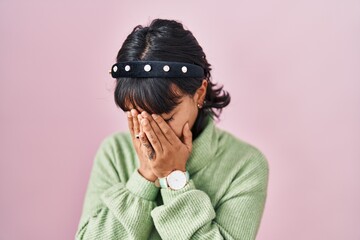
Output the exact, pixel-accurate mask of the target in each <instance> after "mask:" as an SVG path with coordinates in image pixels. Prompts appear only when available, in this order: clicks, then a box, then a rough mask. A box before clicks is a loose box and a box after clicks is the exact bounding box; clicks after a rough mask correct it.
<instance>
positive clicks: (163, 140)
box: [141, 111, 171, 148]
mask: <svg viewBox="0 0 360 240" xmlns="http://www.w3.org/2000/svg"><path fill="white" fill-rule="evenodd" d="M141 115H142V117H145V118H146V119H147V120H148V121H149V122H150V125H151V127H152V129H153V131H154V132H155V134H156V136H157V137H158V139H159V141H160V144H161V146H162V148H164V147H167V146H169V145H171V144H170V142H169V140H168V139H167V138H166V137H165V135H164V133H163V132H162V131H161V129H160V127H159V126H158V124H157V123H156V122H155V120H154V119H153V118H152V117H151V116H150V114H148V113H147V112H145V111H143V112H142V113H141Z"/></svg>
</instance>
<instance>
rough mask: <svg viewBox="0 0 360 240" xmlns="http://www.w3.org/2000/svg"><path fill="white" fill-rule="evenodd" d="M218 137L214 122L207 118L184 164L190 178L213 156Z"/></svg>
mask: <svg viewBox="0 0 360 240" xmlns="http://www.w3.org/2000/svg"><path fill="white" fill-rule="evenodd" d="M217 146H218V136H217V132H216V126H215V123H214V120H213V119H212V118H211V117H209V116H208V120H207V122H206V125H205V128H204V129H203V130H202V131H201V133H200V134H199V135H198V136H197V137H196V138H195V139H194V140H193V143H192V152H191V154H190V157H189V159H188V160H187V162H186V170H187V171H188V172H189V174H190V176H191V175H192V174H195V173H196V172H198V171H199V170H200V169H202V168H204V167H205V166H206V165H207V164H208V163H209V162H210V161H211V159H213V157H214V156H215V153H216V150H217Z"/></svg>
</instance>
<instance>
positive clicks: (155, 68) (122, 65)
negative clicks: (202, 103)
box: [109, 61, 204, 78]
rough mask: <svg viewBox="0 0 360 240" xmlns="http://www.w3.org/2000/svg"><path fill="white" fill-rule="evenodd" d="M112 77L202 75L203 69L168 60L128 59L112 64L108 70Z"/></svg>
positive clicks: (182, 76)
mask: <svg viewBox="0 0 360 240" xmlns="http://www.w3.org/2000/svg"><path fill="white" fill-rule="evenodd" d="M109 73H110V74H111V76H112V77H113V78H119V77H130V78H131V77H134V78H149V77H161V78H175V77H176V78H187V77H194V78H195V77H199V78H200V77H204V69H203V68H202V67H201V66H199V65H195V64H190V63H184V62H169V61H128V62H118V63H115V64H114V65H112V67H111V70H110V72H109Z"/></svg>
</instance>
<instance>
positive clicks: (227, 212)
mask: <svg viewBox="0 0 360 240" xmlns="http://www.w3.org/2000/svg"><path fill="white" fill-rule="evenodd" d="M208 119H209V121H207V125H206V127H205V128H204V130H203V131H202V132H201V133H200V135H199V136H198V137H197V138H196V139H194V141H193V148H192V153H191V155H190V158H189V159H188V161H187V164H186V169H187V170H188V172H189V174H190V180H189V183H188V184H187V185H186V186H185V187H184V188H183V189H181V190H177V191H175V190H171V189H160V188H158V187H156V186H155V184H154V183H153V182H151V181H148V180H147V179H146V178H144V177H143V176H142V175H140V173H139V172H138V168H139V159H138V157H137V154H136V152H135V149H134V147H133V145H132V140H131V136H130V133H129V132H118V133H113V134H110V135H108V136H107V137H105V138H104V139H103V140H102V142H101V144H100V147H99V149H98V150H97V153H96V155H95V158H94V162H93V167H92V171H91V174H90V179H89V182H88V186H87V191H86V194H85V198H84V205H83V209H82V215H81V218H80V222H79V226H78V229H77V232H76V236H75V238H76V239H77V240H80V239H87V240H88V239H96V240H99V239H106V240H112V239H140V240H142V239H171V240H176V239H180V240H184V239H255V237H256V234H257V231H258V229H259V226H260V221H261V218H262V214H263V211H264V207H265V201H266V193H267V184H268V175H269V166H268V162H267V159H266V158H265V156H264V155H263V154H262V152H261V151H260V150H259V149H257V148H256V147H254V146H252V145H250V144H249V143H246V142H244V141H242V140H240V139H238V138H236V137H235V136H234V135H232V134H231V133H229V132H227V131H225V130H222V129H220V128H218V127H217V126H216V125H215V122H214V120H213V119H211V118H208Z"/></svg>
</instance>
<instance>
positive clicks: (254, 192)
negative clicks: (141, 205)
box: [151, 152, 269, 240]
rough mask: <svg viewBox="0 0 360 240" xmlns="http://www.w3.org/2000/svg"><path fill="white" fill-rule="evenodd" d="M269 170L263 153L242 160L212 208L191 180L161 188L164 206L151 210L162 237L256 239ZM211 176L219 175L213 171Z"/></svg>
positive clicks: (208, 198)
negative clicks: (173, 187) (178, 187)
mask: <svg viewBox="0 0 360 240" xmlns="http://www.w3.org/2000/svg"><path fill="white" fill-rule="evenodd" d="M220 161H221V160H220ZM268 172H269V169H268V162H267V161H266V159H265V157H264V155H262V154H261V153H260V152H256V153H255V154H254V155H253V157H252V158H251V159H249V160H248V161H247V162H246V163H244V165H243V167H242V168H241V171H239V172H238V174H237V175H236V176H235V177H234V179H233V181H232V182H231V184H230V185H229V187H228V189H227V190H226V193H225V195H224V196H223V197H222V198H221V200H220V201H219V202H218V204H217V205H216V206H215V208H214V207H213V205H212V202H211V199H210V197H209V196H208V195H207V194H206V192H204V191H201V190H199V189H197V188H196V185H195V184H194V181H193V180H192V179H191V180H190V181H189V183H188V184H187V185H186V186H185V187H184V188H183V189H181V190H177V191H174V190H171V189H161V195H162V197H163V201H164V205H161V206H157V207H155V208H154V209H153V210H152V211H151V216H152V218H153V220H154V224H155V227H156V229H157V231H158V232H159V234H160V236H161V238H162V239H171V240H176V239H179V240H180V239H181V240H185V239H212V240H214V239H237V240H239V239H244V240H245V239H246V240H247V239H255V237H256V234H257V231H258V228H259V224H260V221H261V217H262V213H263V210H264V206H265V200H266V191H267V183H268ZM223 174H224V173H219V174H218V175H220V176H221V175H223ZM214 177H219V176H217V174H216V173H214ZM218 181H222V179H221V178H219V179H218ZM225 185H226V184H225Z"/></svg>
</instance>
